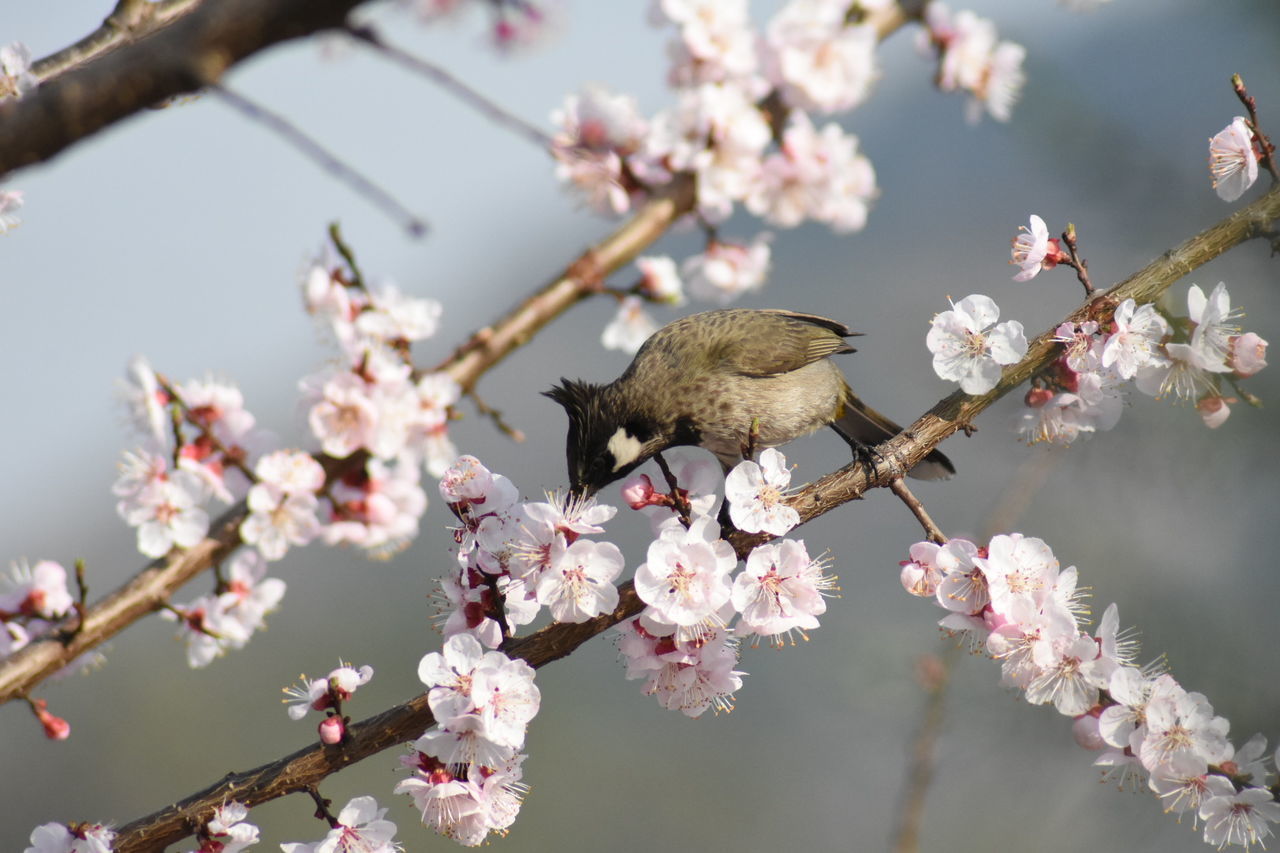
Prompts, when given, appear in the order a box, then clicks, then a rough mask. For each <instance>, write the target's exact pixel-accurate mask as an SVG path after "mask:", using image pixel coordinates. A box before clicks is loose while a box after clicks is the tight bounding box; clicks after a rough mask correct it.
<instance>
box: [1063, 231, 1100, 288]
mask: <svg viewBox="0 0 1280 853" xmlns="http://www.w3.org/2000/svg"><path fill="white" fill-rule="evenodd" d="M1062 242H1063V243H1064V244H1066V247H1067V253H1068V254H1070V255H1071V259H1070V260H1068V261H1067V263H1068V264H1070V265H1071V268H1072V269H1074V270H1075V271H1076V278H1077V279H1079V280H1080V284H1081V285H1082V286H1083V287H1084V296H1085V299H1088V298H1090V297H1091V296H1093V294H1094V293H1096V292H1097V291H1096V290H1095V288H1094V286H1093V282H1092V281H1091V280H1090V279H1089V262H1088V261H1086V260H1085V259H1084V258H1082V257H1080V253H1079V251H1078V245H1077V243H1076V226H1075V225H1073V224H1072V223H1069V222H1068V223H1067V230H1066V231H1063V232H1062Z"/></svg>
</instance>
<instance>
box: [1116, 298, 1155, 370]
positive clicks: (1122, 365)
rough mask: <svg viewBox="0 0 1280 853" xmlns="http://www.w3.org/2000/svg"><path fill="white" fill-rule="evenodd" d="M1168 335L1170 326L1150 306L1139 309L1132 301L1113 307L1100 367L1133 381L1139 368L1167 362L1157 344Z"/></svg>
mask: <svg viewBox="0 0 1280 853" xmlns="http://www.w3.org/2000/svg"><path fill="white" fill-rule="evenodd" d="M1168 334H1169V323H1168V321H1166V320H1165V319H1164V317H1162V316H1160V312H1159V311H1157V310H1156V307H1155V306H1154V305H1152V304H1150V303H1148V304H1145V305H1143V306H1141V307H1138V305H1137V303H1135V302H1134V301H1133V300H1132V299H1126V300H1124V301H1123V302H1121V303H1120V304H1119V305H1118V306H1116V310H1115V314H1114V315H1113V317H1112V319H1111V334H1110V335H1109V336H1108V337H1107V340H1106V343H1105V344H1104V346H1103V350H1102V366H1103V367H1110V368H1112V369H1114V370H1115V371H1116V373H1117V374H1119V375H1120V377H1121V378H1123V379H1132V378H1133V377H1134V376H1135V375H1136V374H1137V372H1138V368H1140V367H1145V366H1147V365H1150V364H1159V363H1161V362H1164V361H1165V360H1166V359H1165V357H1164V356H1163V355H1162V354H1161V353H1160V344H1161V343H1163V341H1164V338H1165V337H1166V336H1167V335H1168Z"/></svg>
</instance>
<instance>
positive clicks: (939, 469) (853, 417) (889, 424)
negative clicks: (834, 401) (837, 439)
mask: <svg viewBox="0 0 1280 853" xmlns="http://www.w3.org/2000/svg"><path fill="white" fill-rule="evenodd" d="M831 428H832V429H834V430H835V431H836V432H838V433H839V434H840V436H841V438H843V439H844V440H845V441H847V442H849V445H850V446H851V447H853V449H854V451H856V452H858V453H865V452H867V451H868V450H869V449H870V447H871V446H873V445H876V444H879V443H880V442H882V441H885V440H886V439H889V438H892V437H893V436H895V435H897V434H898V433H900V432H902V427H900V426H898V425H897V424H895V423H894V422H893V421H891V420H889V419H888V418H886V417H885V416H884V415H882V414H880V413H879V412H877V411H876V410H875V409H873V408H871V407H870V406H868V405H866V404H865V403H863V402H862V401H861V400H859V399H858V398H857V396H855V395H854V393H853V392H852V391H850V392H849V393H848V395H847V399H846V400H845V404H844V412H843V413H842V414H841V415H840V417H838V418H836V420H835V421H834V422H833V423H832V424H831ZM955 472H956V469H955V466H954V465H952V464H951V460H950V459H948V458H947V457H946V455H945V454H943V453H942V452H941V451H939V450H934V451H931V452H930V453H929V455H928V456H926V457H925V458H923V459H921V460H920V461H919V462H917V463H916V465H915V467H914V468H912V469H911V470H910V471H908V472H907V476H908V477H912V478H914V479H916V480H945V479H947V478H948V477H950V476H951V475H952V474H954V473H955Z"/></svg>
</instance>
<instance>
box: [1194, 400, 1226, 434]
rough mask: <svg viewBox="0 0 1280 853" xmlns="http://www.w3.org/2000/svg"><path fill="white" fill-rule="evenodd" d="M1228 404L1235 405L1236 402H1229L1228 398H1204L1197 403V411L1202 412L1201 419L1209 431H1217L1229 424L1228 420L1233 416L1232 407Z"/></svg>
mask: <svg viewBox="0 0 1280 853" xmlns="http://www.w3.org/2000/svg"><path fill="white" fill-rule="evenodd" d="M1228 402H1232V403H1234V402H1235V400H1234V399H1232V400H1228V399H1227V398H1226V397H1203V398H1201V399H1200V401H1199V402H1197V403H1196V409H1198V410H1199V412H1200V418H1201V420H1203V421H1204V425H1205V426H1207V427H1208V428H1209V429H1217V428H1218V427H1220V426H1222V425H1223V424H1224V423H1226V422H1227V418H1228V417H1229V416H1230V415H1231V407H1230V406H1228V405H1227V403H1228Z"/></svg>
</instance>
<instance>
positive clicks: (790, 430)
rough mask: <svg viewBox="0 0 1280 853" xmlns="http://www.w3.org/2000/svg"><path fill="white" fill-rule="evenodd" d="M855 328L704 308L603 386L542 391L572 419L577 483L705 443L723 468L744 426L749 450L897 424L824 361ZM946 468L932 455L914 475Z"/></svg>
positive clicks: (598, 483) (567, 384) (594, 484)
mask: <svg viewBox="0 0 1280 853" xmlns="http://www.w3.org/2000/svg"><path fill="white" fill-rule="evenodd" d="M852 334H853V333H851V332H850V331H849V330H848V328H847V327H845V326H844V325H843V324H841V323H838V322H836V321H834V320H828V319H826V318H825V317H818V316H814V315H811V314H797V313H794V312H791V311H780V310H753V309H742V308H740V309H727V310H721V311H706V312H703V313H701V314H693V315H690V316H688V317H683V318H681V319H679V320H676V321H674V322H672V323H670V324H668V325H667V326H664V327H663V328H661V329H659V330H658V331H657V332H655V333H654V334H653V335H652V336H651V337H650V338H649V339H648V340H647V341H645V343H644V345H643V346H642V347H641V348H640V350H639V351H638V352H637V353H636V356H635V359H634V360H633V361H632V362H631V365H630V367H628V368H627V370H626V371H625V372H624V373H623V374H622V375H621V376H620V377H618V378H617V379H616V380H614V381H613V382H611V383H609V384H608V385H591V384H588V383H582V382H573V381H569V380H563V381H562V385H560V386H558V387H556V388H553V389H552V390H551V391H550V392H548V396H550V397H551V398H552V399H554V400H556V401H557V402H559V403H560V404H561V405H562V406H564V407H565V410H566V412H567V413H568V415H569V440H568V448H567V449H568V456H569V477H570V480H571V482H572V485H573V487H574V489H575V490H581V489H583V488H585V489H587V490H588V491H595V490H596V489H599V488H600V487H602V486H604V485H605V484H607V483H609V482H612V481H613V480H616V479H618V478H620V477H622V476H624V475H626V474H627V473H628V472H629V471H630V470H631V469H633V468H635V467H636V466H637V465H639V464H640V463H642V462H644V461H645V460H646V459H648V458H649V457H651V456H652V455H653V454H655V453H658V452H661V451H662V450H665V449H666V448H668V447H672V446H676V445H681V444H686V445H689V444H692V445H698V446H701V447H705V448H706V449H708V450H710V451H711V452H712V453H715V454H716V456H717V457H718V458H719V459H720V461H721V463H722V464H723V465H724V466H725V467H726V468H728V467H730V466H732V465H734V464H735V463H736V462H738V461H739V460H740V459H741V458H742V453H743V450H744V449H745V448H746V447H747V444H748V441H749V437H750V434H751V428H752V424H753V423H755V424H757V434H756V437H755V441H754V446H755V448H756V450H761V449H763V448H766V447H776V446H778V445H782V444H786V443H787V442H789V441H791V440H793V439H795V438H798V437H800V436H802V435H807V434H809V433H811V432H814V431H815V430H817V429H820V428H821V427H824V426H828V425H830V426H832V427H834V428H835V429H836V431H837V432H839V433H840V434H841V435H842V436H843V437H844V438H845V439H846V440H847V441H849V442H850V443H851V444H853V445H854V446H859V445H862V444H872V443H877V442H880V441H882V440H884V439H886V438H888V437H890V436H892V435H894V434H895V433H897V432H899V428H898V426H897V425H896V424H894V423H893V422H892V421H890V420H888V419H886V418H884V417H883V416H881V415H879V414H878V413H876V412H875V411H873V410H871V409H869V408H867V407H866V406H865V405H863V403H862V402H861V401H860V400H859V399H858V398H857V397H856V396H855V395H854V394H853V391H852V390H850V388H849V385H848V383H847V382H846V381H845V379H844V375H843V374H842V373H841V372H840V369H839V368H838V367H836V365H835V364H834V363H833V362H832V361H830V359H829V358H828V356H831V355H836V354H839V353H848V352H854V348H853V347H851V346H849V344H848V343H846V342H845V340H844V339H845V338H846V337H849V336H851V335H852ZM619 430H621V431H622V432H619ZM618 454H620V455H622V456H623V458H621V459H619V458H617V455H618ZM628 456H632V457H633V458H626V457H628ZM952 471H953V469H952V468H951V464H950V462H949V461H947V459H946V457H945V456H943V455H942V454H941V453H937V452H936V451H935V452H934V453H933V454H931V455H930V456H929V457H928V458H926V460H925V461H924V462H922V463H921V464H920V465H918V466H917V467H916V468H915V469H913V471H912V474H913V475H915V476H920V477H924V478H927V479H934V478H937V477H943V476H947V475H949V474H950V473H952Z"/></svg>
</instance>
